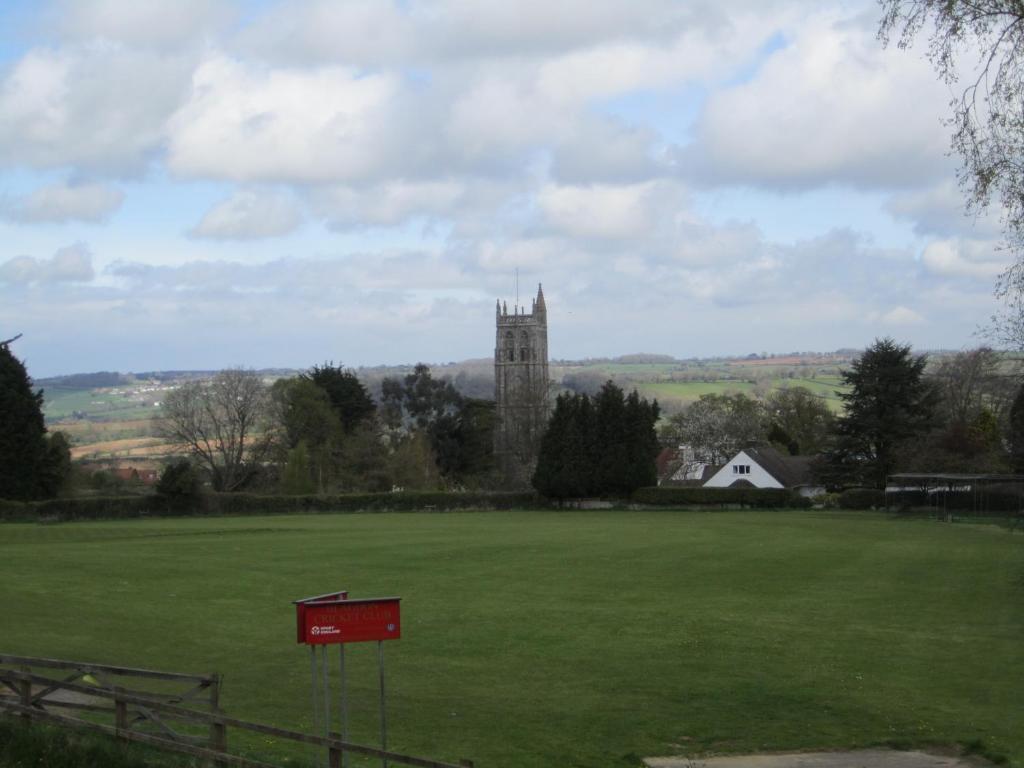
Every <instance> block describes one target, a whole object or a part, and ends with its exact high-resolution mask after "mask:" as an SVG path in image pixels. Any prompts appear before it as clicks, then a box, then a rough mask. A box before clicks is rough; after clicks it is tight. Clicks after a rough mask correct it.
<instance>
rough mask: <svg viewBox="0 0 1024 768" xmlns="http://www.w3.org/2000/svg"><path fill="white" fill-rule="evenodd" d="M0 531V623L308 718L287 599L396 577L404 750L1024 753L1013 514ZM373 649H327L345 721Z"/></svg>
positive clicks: (232, 523)
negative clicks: (945, 748)
mask: <svg viewBox="0 0 1024 768" xmlns="http://www.w3.org/2000/svg"><path fill="white" fill-rule="evenodd" d="M0 534H2V535H0V605H2V606H3V610H4V620H3V621H2V622H0V649H2V650H3V651H6V652H9V653H18V654H29V655H39V656H50V657H64V658H72V659H82V660H94V661H105V662H112V663H120V664H126V665H132V666H146V667H156V668H165V669H173V670H181V671H199V672H208V671H211V670H218V671H221V672H223V673H225V675H226V677H225V686H224V692H223V697H222V704H223V705H224V706H225V708H226V709H227V711H228V712H229V713H231V714H235V715H238V716H241V717H245V718H250V719H255V720H259V721H265V722H270V723H276V724H279V725H282V726H294V727H299V728H308V727H309V720H310V717H309V700H308V685H309V679H308V676H309V663H308V654H307V652H306V651H305V649H304V648H302V647H301V646H297V645H296V643H295V636H294V619H293V616H294V614H293V608H292V605H291V603H290V601H291V600H292V599H294V598H296V597H300V596H303V595H308V594H315V593H321V592H325V591H327V590H333V589H338V588H348V589H350V590H351V593H352V595H353V596H360V597H365V596H374V595H380V596H383V595H400V596H401V597H402V598H403V603H402V612H403V620H402V626H403V639H402V640H400V641H396V642H393V643H389V644H388V645H387V649H386V654H387V663H388V680H389V697H390V698H389V720H390V735H391V743H392V746H393V747H394V748H396V749H398V750H400V751H408V752H412V753H416V754H423V755H429V756H433V757H438V758H446V759H449V760H457V759H458V758H460V757H469V758H473V759H474V760H476V761H477V765H480V766H515V767H516V768H530V767H531V766H557V767H560V766H579V767H589V768H607V767H608V766H623V767H624V768H625V766H637V765H639V762H638V759H639V757H640V756H647V755H665V754H680V753H685V754H690V755H695V756H699V755H704V754H708V753H743V752H749V751H758V750H809V749H828V748H833V747H853V746H866V745H874V744H885V743H896V744H902V745H922V744H951V743H955V742H967V741H972V740H975V739H980V740H981V741H982V742H983V743H984V745H985V747H986V748H987V749H988V750H990V751H992V752H996V753H1002V754H1005V755H1007V756H1008V757H1009V758H1010V760H1011V761H1012V762H1013V764H1014V765H1017V766H1020V765H1021V761H1022V760H1024V729H1021V728H1020V712H1021V705H1022V702H1024V700H1022V694H1021V688H1020V681H1021V679H1022V678H1024V654H1022V653H1021V638H1022V637H1024V600H1022V590H1024V536H1021V535H1020V534H1014V533H1009V532H1007V531H1006V530H1004V529H999V528H995V527H985V526H975V525H968V524H955V525H949V524H939V523H934V522H927V521H912V520H893V519H886V518H885V517H883V516H881V515H872V514H866V513H859V514H852V513H827V514H826V513H810V512H808V513H787V512H761V513H755V512H724V513H702V512H676V511H665V512H630V513H622V512H618V513H615V512H566V513H557V512H511V513H461V514H422V515H416V514H405V515H399V514H373V515H370V514H367V515H336V516H334V515H322V516H294V517H287V516H279V517H247V518H221V519H202V518H191V519H178V520H140V521H131V522H103V523H76V524H62V525H45V526H42V525H22V524H17V525H16V524H7V525H4V526H2V527H0ZM373 654H374V649H373V648H372V647H370V646H369V645H361V646H358V647H354V648H352V649H351V651H350V655H349V657H348V658H349V668H350V670H351V673H352V675H353V718H354V730H355V735H356V737H357V738H358V739H361V740H364V741H371V742H372V740H373V739H374V736H375V728H376V720H375V711H376V709H375V707H376V700H375V687H374V686H375V677H374V675H375V671H376V670H375V665H374V655H373ZM331 657H332V658H336V654H331ZM247 745H248V746H249V747H250V748H251V749H253V750H256V751H258V752H261V753H263V754H266V755H270V756H274V757H277V758H284V757H287V756H291V757H303V756H304V753H300V754H299V755H295V754H294V753H286V752H285V751H284V748H283V747H282V746H281V745H279V744H277V743H274V742H273V741H270V740H266V741H264V740H259V741H254V742H252V743H247ZM695 764H697V765H699V760H697V761H696V763H695Z"/></svg>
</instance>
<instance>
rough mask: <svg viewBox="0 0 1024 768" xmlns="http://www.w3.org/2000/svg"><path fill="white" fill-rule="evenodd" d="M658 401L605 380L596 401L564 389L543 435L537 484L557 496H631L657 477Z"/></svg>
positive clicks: (535, 474)
mask: <svg viewBox="0 0 1024 768" xmlns="http://www.w3.org/2000/svg"><path fill="white" fill-rule="evenodd" d="M657 419H658V404H657V403H653V404H652V403H648V402H647V401H646V400H643V399H641V398H640V396H639V395H638V394H637V393H636V392H635V391H634V392H633V393H632V394H630V395H629V397H628V398H627V397H624V395H623V392H622V390H621V389H620V388H619V387H617V386H615V385H614V384H613V383H612V382H610V381H609V382H607V383H606V384H605V385H604V387H602V389H601V391H600V392H599V393H598V395H597V396H596V397H595V398H594V400H593V401H591V399H590V398H589V397H587V395H572V394H568V393H563V394H561V395H559V396H558V398H557V399H556V401H555V410H554V412H553V413H552V415H551V420H550V421H549V423H548V429H547V431H546V432H545V434H544V438H543V440H542V441H541V447H540V454H539V456H538V459H537V469H536V471H535V473H534V476H533V485H534V488H536V489H537V491H539V492H540V493H541V494H543V495H545V496H548V497H551V498H557V499H566V498H578V497H582V496H606V495H607V496H618V497H623V496H628V495H629V494H630V493H632V492H633V491H634V490H636V489H637V488H640V487H642V486H644V485H653V484H654V483H655V482H656V471H655V467H654V459H655V457H656V456H657V453H658V442H657V435H656V434H655V431H654V424H655V422H656V421H657Z"/></svg>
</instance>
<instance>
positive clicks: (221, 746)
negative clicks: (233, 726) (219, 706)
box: [210, 721, 228, 768]
mask: <svg viewBox="0 0 1024 768" xmlns="http://www.w3.org/2000/svg"><path fill="white" fill-rule="evenodd" d="M210 749H212V750H213V751H214V752H221V753H225V752H227V751H228V727H227V726H226V725H224V723H222V722H220V721H217V722H215V723H211V724H210ZM213 764H214V765H215V766H216V768H227V764H228V763H227V761H226V760H218V759H214V761H213Z"/></svg>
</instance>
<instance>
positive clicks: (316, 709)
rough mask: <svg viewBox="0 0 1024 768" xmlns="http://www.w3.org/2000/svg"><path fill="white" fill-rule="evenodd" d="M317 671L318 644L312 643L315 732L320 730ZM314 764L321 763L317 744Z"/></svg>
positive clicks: (311, 685) (310, 654)
mask: <svg viewBox="0 0 1024 768" xmlns="http://www.w3.org/2000/svg"><path fill="white" fill-rule="evenodd" d="M316 672H317V669H316V646H315V645H311V646H309V674H310V685H309V690H310V693H311V695H312V697H313V733H319V732H320V697H319V696H317V684H316V679H317V674H316ZM313 764H314V765H319V764H320V754H319V751H318V750H317V748H316V747H315V746H314V747H313Z"/></svg>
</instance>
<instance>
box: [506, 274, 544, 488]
mask: <svg viewBox="0 0 1024 768" xmlns="http://www.w3.org/2000/svg"><path fill="white" fill-rule="evenodd" d="M525 309H526V308H525V307H522V308H520V307H518V306H513V307H512V314H509V311H508V305H507V304H504V303H502V302H500V301H499V302H498V304H497V307H496V308H495V325H496V334H495V341H494V400H495V402H496V403H497V416H498V425H497V428H496V431H495V435H494V454H495V458H496V459H497V462H498V466H499V467H500V468H501V469H502V470H504V471H505V473H506V475H507V476H512V475H516V474H521V473H523V472H532V466H533V463H534V461H535V460H536V458H537V450H538V449H539V448H540V439H541V437H542V436H543V434H544V429H545V428H546V427H547V423H548V413H549V398H548V387H549V385H548V312H547V307H546V306H545V304H544V289H543V288H542V287H541V286H539V285H538V286H537V298H535V299H534V300H533V306H532V308H531V310H530V313H529V314H526V313H525ZM523 479H525V478H523Z"/></svg>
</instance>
